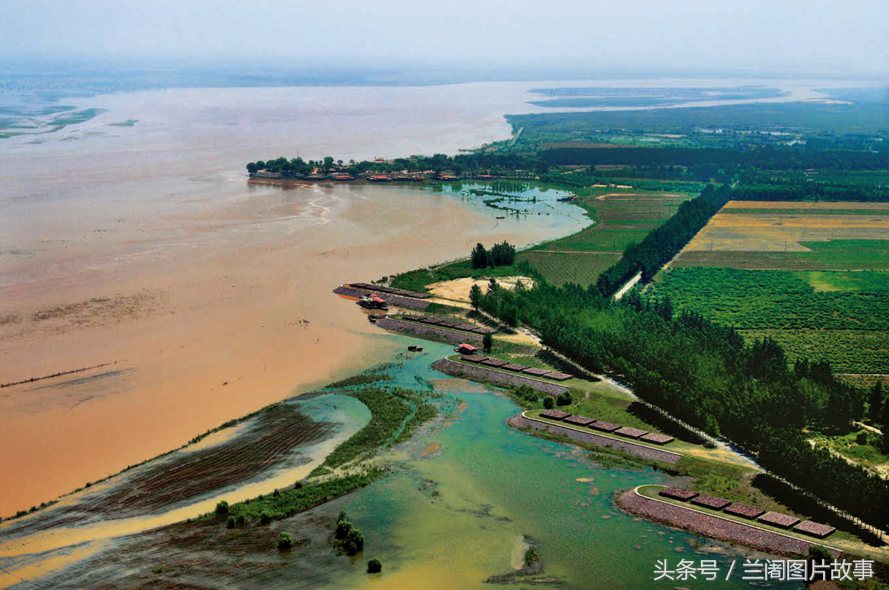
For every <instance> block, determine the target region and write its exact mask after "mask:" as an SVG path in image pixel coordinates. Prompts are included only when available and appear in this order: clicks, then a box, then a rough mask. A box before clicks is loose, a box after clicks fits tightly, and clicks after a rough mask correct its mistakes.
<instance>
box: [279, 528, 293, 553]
mask: <svg viewBox="0 0 889 590" xmlns="http://www.w3.org/2000/svg"><path fill="white" fill-rule="evenodd" d="M290 549H293V535H291V534H290V533H288V532H286V531H282V532H280V533H279V534H278V551H289V550H290Z"/></svg>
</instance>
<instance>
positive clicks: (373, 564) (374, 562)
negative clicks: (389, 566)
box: [367, 557, 383, 574]
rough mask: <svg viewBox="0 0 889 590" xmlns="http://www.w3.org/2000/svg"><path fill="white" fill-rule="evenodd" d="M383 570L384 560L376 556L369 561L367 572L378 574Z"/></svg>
mask: <svg viewBox="0 0 889 590" xmlns="http://www.w3.org/2000/svg"><path fill="white" fill-rule="evenodd" d="M381 571H383V562H382V561H380V560H379V559H377V558H376V557H374V558H373V559H371V560H370V561H368V562H367V573H369V574H378V573H380V572H381Z"/></svg>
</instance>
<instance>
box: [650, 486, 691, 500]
mask: <svg viewBox="0 0 889 590" xmlns="http://www.w3.org/2000/svg"><path fill="white" fill-rule="evenodd" d="M657 494H658V496H663V497H665V498H673V499H674V500H680V501H682V502H688V501H689V500H691V499H692V498H694V497H696V496H697V495H698V493H697V492H694V491H692V490H685V489H682V488H677V487H674V486H669V487H666V488H664V489H662V490H661V491H659V492H658V493H657Z"/></svg>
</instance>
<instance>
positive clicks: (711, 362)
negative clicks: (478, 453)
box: [479, 283, 889, 528]
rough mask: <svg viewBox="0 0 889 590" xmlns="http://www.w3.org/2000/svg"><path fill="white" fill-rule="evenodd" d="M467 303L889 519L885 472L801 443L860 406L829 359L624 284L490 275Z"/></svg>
mask: <svg viewBox="0 0 889 590" xmlns="http://www.w3.org/2000/svg"><path fill="white" fill-rule="evenodd" d="M479 305H480V307H481V308H482V309H483V310H485V311H487V312H488V313H491V314H493V315H496V316H499V317H502V318H504V319H505V318H507V317H510V316H515V318H516V320H517V322H520V323H525V324H528V325H530V326H533V327H534V328H536V329H537V330H538V331H539V332H540V334H541V336H542V339H543V342H544V343H545V344H546V345H548V346H551V347H552V348H554V349H555V350H558V351H560V352H562V353H563V354H566V355H567V356H569V357H570V358H572V359H574V360H575V361H577V362H579V363H580V364H581V365H583V366H584V367H586V368H588V369H590V370H592V371H596V372H607V373H610V374H613V375H616V376H618V377H620V378H621V379H622V380H624V381H626V382H628V383H630V384H631V385H632V386H633V388H634V390H635V392H636V394H637V395H639V396H640V397H641V398H643V399H645V400H647V401H649V402H652V403H654V404H656V405H658V406H660V407H663V408H667V409H669V410H670V412H671V413H673V414H674V415H676V416H677V417H679V418H681V419H683V420H685V421H687V422H689V423H690V424H692V425H694V426H697V427H699V428H702V429H704V430H705V431H707V432H709V433H711V434H713V435H725V436H728V437H729V438H731V439H732V440H734V441H735V442H737V443H738V444H740V445H742V446H743V447H745V448H746V449H748V450H749V451H751V452H753V453H755V454H756V455H757V457H758V460H759V462H760V464H762V466H763V467H765V468H766V469H769V470H771V471H773V472H775V473H777V474H779V475H781V476H782V477H784V478H786V479H787V480H789V481H791V482H793V483H795V484H797V485H799V486H800V487H803V488H805V489H807V490H809V491H811V492H812V493H814V494H816V495H817V496H818V497H820V498H822V499H823V500H826V501H828V502H830V503H832V504H834V505H835V506H838V507H840V508H842V509H844V510H846V511H848V512H849V513H851V514H854V515H856V516H858V517H860V518H862V519H863V520H865V521H867V522H870V523H873V524H876V525H879V526H882V527H884V528H885V527H887V526H889V481H887V480H885V479H882V478H880V477H879V476H877V475H875V474H873V473H871V472H870V471H868V470H867V469H865V468H863V467H860V466H857V465H853V464H850V463H848V462H847V461H846V460H844V459H843V458H841V457H837V456H835V455H833V454H832V453H831V452H830V451H829V450H828V449H826V448H824V447H821V446H817V447H813V446H812V445H811V444H810V443H809V441H808V440H807V439H806V436H805V435H804V434H803V432H802V430H801V429H802V427H804V426H807V425H810V424H816V423H817V424H828V425H831V426H832V427H834V428H836V429H838V430H847V429H848V428H849V425H850V423H851V421H852V420H853V419H858V418H860V417H861V416H862V414H863V412H864V408H865V403H864V400H863V394H862V392H861V391H860V390H858V389H856V388H854V387H851V386H849V385H846V384H844V383H842V382H840V381H839V380H837V379H836V378H835V377H834V375H833V373H832V371H831V368H830V365H829V364H827V363H807V362H800V363H797V364H796V365H795V366H793V367H792V368H791V367H788V363H787V360H786V358H785V356H784V353H783V350H782V349H781V347H780V346H778V345H777V344H776V343H774V342H772V341H770V340H761V341H755V342H753V343H752V344H745V342H744V340H743V338H742V337H741V336H740V335H739V334H738V333H737V332H735V331H734V330H733V329H731V328H727V327H723V326H718V325H715V324H712V323H710V322H708V321H707V320H706V319H705V318H704V317H703V316H701V315H698V314H695V313H690V312H683V313H681V314H679V315H674V313H673V308H672V306H671V305H670V303H669V301H667V300H663V299H655V300H646V299H643V298H642V297H640V296H639V295H638V294H636V293H635V292H631V293H630V294H629V295H628V296H627V297H625V298H624V300H622V301H621V302H612V301H611V300H609V299H607V298H605V297H603V296H602V294H601V293H600V292H599V291H598V290H597V289H595V288H589V289H583V288H581V287H579V286H577V285H566V286H564V287H555V286H553V285H550V284H546V283H541V284H538V285H537V286H536V287H535V288H533V289H518V290H514V291H510V290H507V289H504V288H502V287H499V286H498V285H496V284H492V285H491V286H489V288H488V290H487V292H486V293H484V294H483V295H482V297H481V298H480V301H479Z"/></svg>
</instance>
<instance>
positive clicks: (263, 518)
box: [259, 511, 272, 524]
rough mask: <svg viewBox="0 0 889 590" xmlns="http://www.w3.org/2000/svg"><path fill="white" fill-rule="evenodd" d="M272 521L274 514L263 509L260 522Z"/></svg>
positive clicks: (267, 522)
mask: <svg viewBox="0 0 889 590" xmlns="http://www.w3.org/2000/svg"><path fill="white" fill-rule="evenodd" d="M271 522H272V516H271V515H270V514H269V513H268V512H265V511H263V512H262V513H260V515H259V524H269V523H271Z"/></svg>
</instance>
